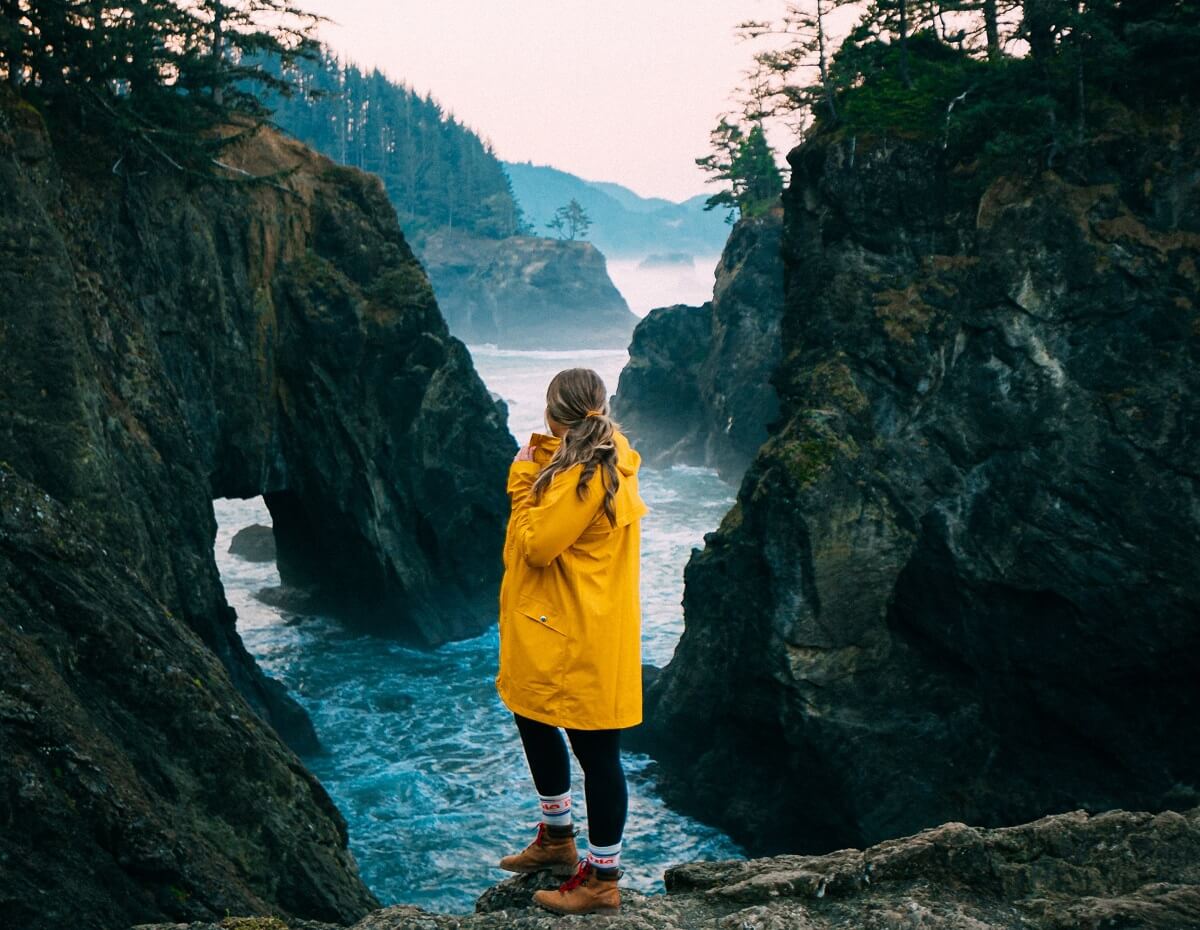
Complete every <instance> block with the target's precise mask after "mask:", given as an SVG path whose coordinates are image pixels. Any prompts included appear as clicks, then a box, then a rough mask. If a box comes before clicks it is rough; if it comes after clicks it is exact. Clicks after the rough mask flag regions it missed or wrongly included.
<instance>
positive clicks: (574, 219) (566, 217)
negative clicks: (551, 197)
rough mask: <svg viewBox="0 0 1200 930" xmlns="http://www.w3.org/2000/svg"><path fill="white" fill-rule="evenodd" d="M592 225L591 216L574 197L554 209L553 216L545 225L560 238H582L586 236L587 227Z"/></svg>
mask: <svg viewBox="0 0 1200 930" xmlns="http://www.w3.org/2000/svg"><path fill="white" fill-rule="evenodd" d="M591 225H592V220H591V217H589V216H588V215H587V211H586V210H585V209H584V208H583V206H582V205H581V204H580V203H579V201H578V200H576V199H575V198H574V197H572V198H571V201H570V203H567V204H565V205H563V206H561V207H559V208H558V209H557V210H555V211H554V218H553V219H551V220H550V222H549V223H547V224H546V226H547V227H548V228H549V229H552V230H554V232H555V233H556V234H557V235H558V238H560V239H572V240H573V239H575V238H576V237H578V238H580V239H583V238H586V237H587V231H588V228H589V227H590V226H591Z"/></svg>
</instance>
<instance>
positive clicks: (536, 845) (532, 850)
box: [499, 822, 579, 875]
mask: <svg viewBox="0 0 1200 930" xmlns="http://www.w3.org/2000/svg"><path fill="white" fill-rule="evenodd" d="M578 861H579V853H578V852H576V851H575V835H574V834H573V833H572V834H569V835H567V836H551V835H550V831H549V830H547V829H546V824H545V823H544V822H543V823H539V824H538V832H537V836H536V837H534V840H533V842H532V843H530V844H529V845H528V846H526V847H525V848H524V849H523V850H521V851H520V852H519V853H515V854H513V855H511V856H505V857H504V858H503V859H501V860H500V863H499V864H500V868H502V869H504V870H505V871H507V872H540V871H542V869H549V870H550V871H551V873H553V874H554V875H570V874H571V873H572V872H574V871H575V864H576V863H577V862H578Z"/></svg>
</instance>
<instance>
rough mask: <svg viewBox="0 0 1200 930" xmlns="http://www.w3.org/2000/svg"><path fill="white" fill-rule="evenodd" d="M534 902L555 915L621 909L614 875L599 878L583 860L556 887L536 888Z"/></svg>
mask: <svg viewBox="0 0 1200 930" xmlns="http://www.w3.org/2000/svg"><path fill="white" fill-rule="evenodd" d="M533 901H534V903H535V904H540V905H541V906H542V907H544V908H546V909H547V910H550V911H554V912H555V913H556V914H616V913H619V912H620V910H621V892H620V890H619V889H618V888H617V880H616V878H601V877H600V876H599V875H597V874H596V870H595V869H593V868H592V864H591V863H590V862H588V861H587V860H586V859H584V860H583V861H582V862H580V863H579V868H578V869H577V870H576V871H575V874H574V875H572V876H571V877H570V878H568V879H567V880H566V881H565V882H563V883H562V884H561V885H559V886H558V888H557V889H545V888H543V889H542V890H540V891H535V892H534V893H533Z"/></svg>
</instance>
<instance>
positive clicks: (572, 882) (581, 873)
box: [558, 859, 592, 892]
mask: <svg viewBox="0 0 1200 930" xmlns="http://www.w3.org/2000/svg"><path fill="white" fill-rule="evenodd" d="M591 874H592V864H591V863H590V862H588V861H587V860H586V859H580V860H579V868H577V869H576V870H575V874H574V875H572V876H571V877H570V878H568V879H567V880H566V881H565V882H563V883H562V884H561V885H559V886H558V890H559V891H564V892H565V891H570V890H571V889H572V888H576V887H578V886H579V885H582V884H583V883H584V882H586V881H587V880H588V878H589V877H590V876H591Z"/></svg>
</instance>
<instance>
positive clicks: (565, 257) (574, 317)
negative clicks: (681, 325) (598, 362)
mask: <svg viewBox="0 0 1200 930" xmlns="http://www.w3.org/2000/svg"><path fill="white" fill-rule="evenodd" d="M421 262H422V264H423V265H424V266H425V269H426V271H428V273H429V280H430V282H431V283H432V284H433V288H434V291H435V292H436V293H437V300H438V305H439V306H440V307H441V309H442V313H443V314H444V315H445V317H446V322H447V323H448V324H449V326H450V331H451V332H452V333H454V335H456V336H457V337H458V338H460V339H462V340H464V341H465V342H468V343H471V344H476V343H485V342H490V343H493V344H495V345H497V346H501V347H504V348H512V349H564V348H568V349H577V348H580V347H582V346H586V347H590V348H614V349H623V348H625V347H626V346H627V345H628V344H629V337H630V334H631V333H632V332H633V328H634V326H635V325H636V324H637V321H638V318H637V317H636V316H635V315H634V314H633V312H632V311H631V310H630V309H629V306H628V305H627V304H626V303H625V298H624V297H622V296H621V293H620V292H619V291H618V290H617V288H616V286H615V285H614V284H613V283H612V280H611V279H610V278H609V277H608V269H607V266H606V263H605V260H604V256H603V255H602V254H601V253H600V252H599V250H597V249H596V247H595V246H594V245H592V244H591V243H590V242H583V241H568V240H562V239H548V238H541V237H538V236H512V237H510V238H507V239H483V238H479V237H476V236H466V235H461V234H458V233H452V232H448V231H440V232H436V233H433V234H431V235H429V236H428V237H426V238H425V240H424V241H423V242H422V245H421Z"/></svg>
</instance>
